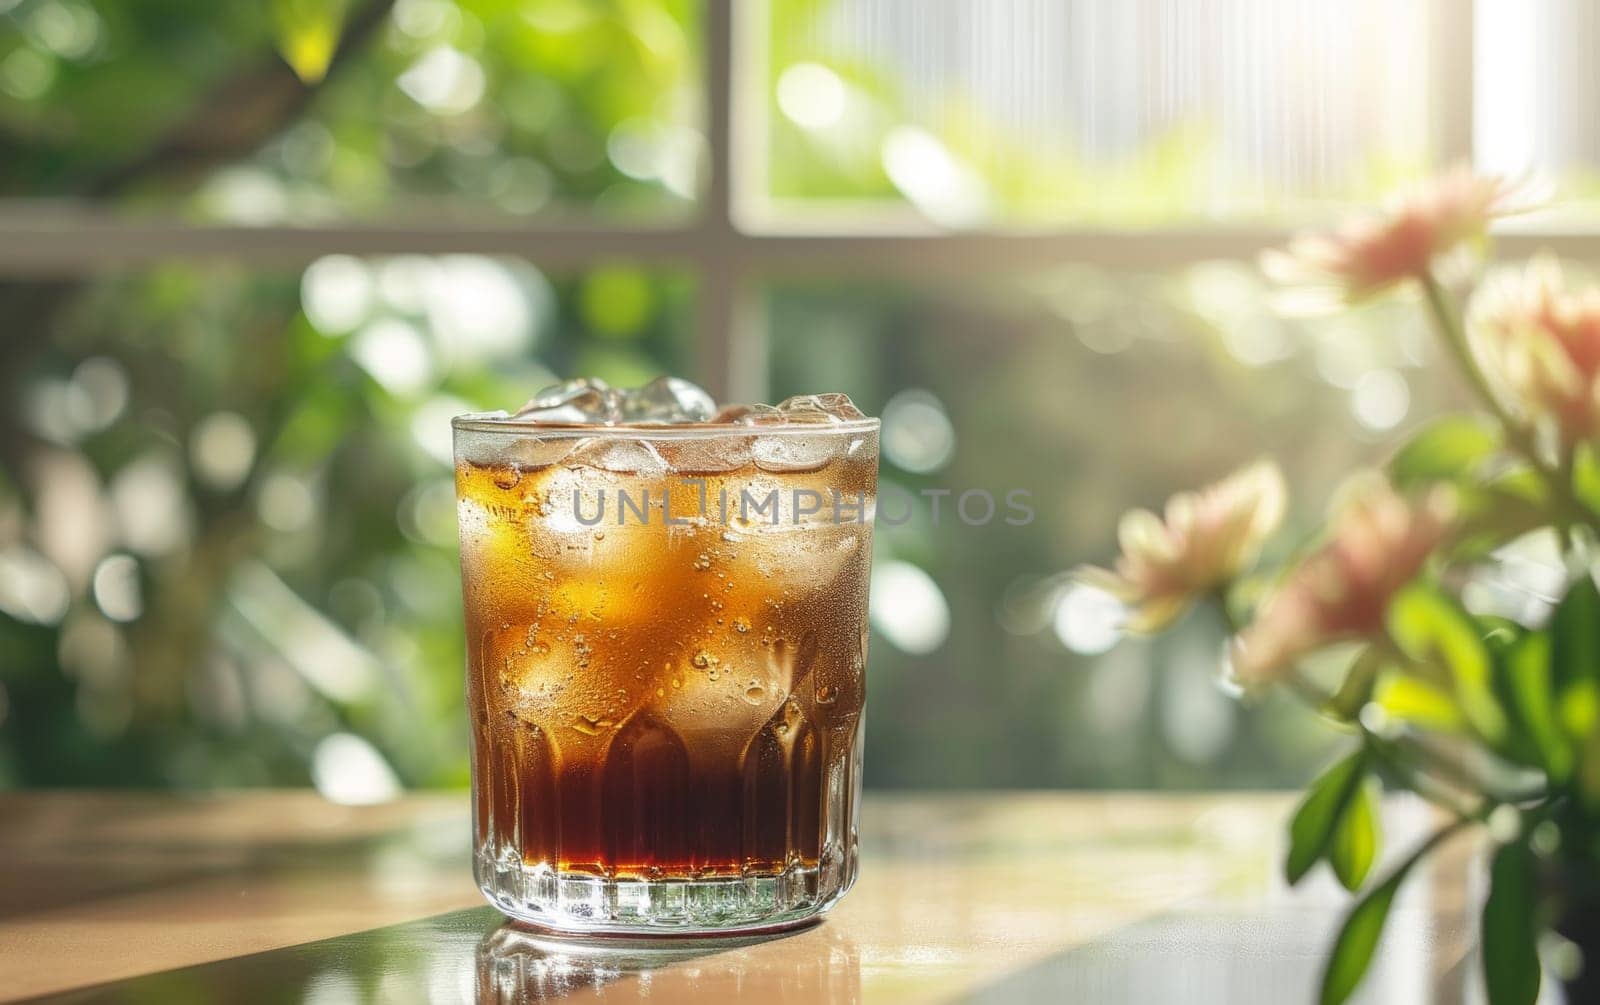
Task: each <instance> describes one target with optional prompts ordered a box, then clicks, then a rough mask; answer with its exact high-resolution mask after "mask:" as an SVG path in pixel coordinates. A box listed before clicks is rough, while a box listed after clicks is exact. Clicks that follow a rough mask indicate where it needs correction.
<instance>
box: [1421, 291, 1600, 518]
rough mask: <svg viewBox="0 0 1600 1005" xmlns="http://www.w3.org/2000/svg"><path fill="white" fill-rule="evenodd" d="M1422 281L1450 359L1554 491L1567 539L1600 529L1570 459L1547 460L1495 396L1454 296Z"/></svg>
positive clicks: (1527, 430)
mask: <svg viewBox="0 0 1600 1005" xmlns="http://www.w3.org/2000/svg"><path fill="white" fill-rule="evenodd" d="M1420 279H1421V283H1422V292H1423V294H1424V296H1425V297H1426V299H1427V301H1428V313H1429V315H1430V316H1431V317H1432V318H1433V323H1434V329H1435V330H1436V331H1437V332H1438V333H1439V340H1440V341H1441V342H1443V343H1444V346H1445V349H1446V350H1447V351H1448V352H1449V353H1450V357H1451V358H1452V359H1453V360H1455V363H1456V368H1457V369H1458V370H1460V371H1461V374H1462V376H1464V377H1465V378H1466V380H1467V383H1468V384H1470V385H1471V386H1472V390H1473V393H1474V394H1476V395H1477V397H1478V400H1479V401H1480V402H1481V403H1482V404H1483V406H1484V407H1485V408H1487V409H1488V410H1489V413H1490V414H1491V415H1493V416H1494V417H1495V419H1496V420H1497V421H1498V422H1499V423H1500V425H1501V426H1502V427H1503V428H1504V429H1505V431H1506V438H1507V439H1508V440H1509V441H1510V443H1511V446H1512V448H1513V449H1515V450H1516V452H1517V453H1519V454H1521V455H1522V457H1523V458H1524V459H1526V460H1527V462H1528V463H1529V464H1530V465H1532V466H1533V469H1534V470H1535V471H1537V472H1538V473H1539V475H1540V476H1541V477H1542V478H1543V479H1544V482H1545V484H1546V485H1547V486H1548V487H1549V488H1550V491H1551V495H1552V496H1554V498H1555V503H1556V507H1557V513H1556V514H1555V522H1556V525H1557V527H1558V529H1559V530H1561V531H1562V532H1564V534H1563V536H1564V537H1568V538H1570V537H1571V532H1572V527H1573V525H1574V524H1577V523H1585V524H1588V525H1590V526H1593V527H1600V523H1597V522H1596V518H1595V517H1594V515H1592V514H1591V513H1590V512H1589V510H1588V508H1587V507H1585V506H1584V505H1583V504H1582V503H1580V502H1579V501H1578V498H1577V496H1576V495H1575V494H1574V493H1573V491H1572V464H1571V459H1570V457H1565V456H1564V457H1562V458H1561V459H1560V460H1559V462H1558V463H1555V464H1552V463H1550V462H1549V461H1548V460H1546V459H1545V457H1544V455H1543V454H1541V453H1540V451H1539V445H1538V443H1537V442H1536V441H1535V439H1534V434H1533V430H1532V429H1531V428H1529V427H1528V425H1527V424H1525V423H1523V422H1522V421H1520V420H1519V419H1517V417H1516V416H1514V415H1512V414H1511V412H1510V410H1508V409H1507V408H1506V406H1505V405H1504V404H1502V403H1501V401H1500V398H1499V396H1498V395H1496V394H1495V393H1494V388H1492V387H1490V386H1489V380H1488V378H1487V377H1485V376H1484V373H1483V368H1482V367H1480V366H1478V361H1477V360H1476V359H1475V358H1474V357H1473V355H1472V347H1471V346H1470V345H1468V343H1467V332H1466V326H1465V325H1463V324H1462V321H1461V316H1460V315H1459V314H1458V313H1457V312H1456V309H1455V307H1454V305H1453V304H1452V303H1451V302H1450V295H1449V294H1448V293H1446V292H1445V289H1444V287H1443V286H1442V285H1440V283H1439V280H1438V279H1436V278H1435V277H1434V275H1433V273H1431V272H1424V273H1423V274H1422V276H1421V277H1420Z"/></svg>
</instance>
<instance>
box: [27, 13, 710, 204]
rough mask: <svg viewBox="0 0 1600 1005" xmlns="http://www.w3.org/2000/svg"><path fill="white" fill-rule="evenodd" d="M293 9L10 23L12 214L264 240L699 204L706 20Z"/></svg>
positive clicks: (50, 17) (31, 18)
mask: <svg viewBox="0 0 1600 1005" xmlns="http://www.w3.org/2000/svg"><path fill="white" fill-rule="evenodd" d="M276 6H281V5H273V4H230V3H215V2H212V0H150V2H140V3H113V2H107V0H20V2H14V3H9V4H0V150H3V151H4V156H3V157H0V195H3V196H11V197H19V196H26V197H37V196H61V197H79V198H105V199H112V200H116V201H118V202H123V203H128V204H130V205H134V206H137V207H139V208H142V209H163V210H169V209H174V208H177V209H182V210H183V211H184V212H186V213H188V214H192V215H194V216H197V217H200V218H206V219H216V220H225V221H237V222H248V223H268V222H277V221H306V220H324V219H328V218H336V217H357V218H362V217H372V216H379V215H381V216H383V217H384V218H392V217H393V216H394V215H395V214H401V215H404V214H414V215H417V216H421V217H431V216H437V215H438V214H440V213H442V212H450V213H452V214H455V215H458V216H460V215H465V216H467V217H469V218H493V219H499V218H503V217H504V216H506V215H510V216H513V217H515V216H521V215H526V214H532V213H537V212H540V211H541V210H555V209H562V208H567V209H585V210H595V211H598V212H601V213H607V214H624V215H627V214H635V215H637V214H645V215H650V214H657V215H659V214H663V213H672V212H675V211H680V210H681V209H682V208H683V207H684V206H685V204H686V203H687V201H688V200H691V199H692V198H693V196H694V193H695V189H696V185H697V178H698V173H699V171H700V165H701V162H702V160H703V151H702V147H703V145H704V143H703V139H702V135H701V131H700V129H701V127H700V124H699V123H700V118H701V112H700V107H701V94H700V78H701V74H700V72H699V67H700V62H701V56H700V49H699V46H700V41H699V6H700V5H699V4H698V3H696V2H694V0H640V2H638V3H628V4H605V5H595V4H586V3H579V2H561V3H541V4H528V3H523V2H520V0H398V2H395V3H392V4H391V3H388V2H384V0H356V2H352V3H350V4H348V5H341V4H331V3H330V4H325V5H324V4H314V5H310V7H309V9H313V10H314V9H334V8H340V7H344V8H345V9H346V10H347V11H348V13H347V15H346V17H345V18H344V19H343V21H342V22H339V23H327V24H324V23H322V22H320V21H318V20H317V19H316V18H312V17H307V16H300V17H297V18H296V19H294V20H293V21H291V22H285V23H284V24H280V23H278V22H275V21H274V19H273V18H272V16H271V12H272V11H273V10H274V9H275V7H276ZM302 6H305V5H302ZM305 13H306V12H305V11H301V12H300V14H301V15H305ZM285 25H288V27H289V30H287V31H286V30H284V27H285ZM335 40H336V44H337V46H338V48H337V49H335V50H330V49H329V48H328V45H329V44H332V43H334V42H335ZM330 60H331V64H330V65H328V66H327V69H326V71H325V72H326V76H325V77H321V78H319V74H321V73H323V72H324V71H323V64H324V63H328V62H329V61H330ZM291 62H293V63H294V64H295V65H296V66H297V67H298V68H299V75H298V76H297V74H296V72H294V71H291V69H290V63H291Z"/></svg>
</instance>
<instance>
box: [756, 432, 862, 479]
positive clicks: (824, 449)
mask: <svg viewBox="0 0 1600 1005" xmlns="http://www.w3.org/2000/svg"><path fill="white" fill-rule="evenodd" d="M840 449H841V448H840V444H839V442H838V438H837V436H831V437H830V436H809V435H805V434H801V433H796V432H782V433H774V434H772V435H771V436H763V437H761V438H760V439H758V440H756V442H755V443H754V444H753V445H752V446H751V448H750V455H751V456H752V457H753V458H754V459H755V462H756V466H757V467H759V468H761V469H762V470H763V471H775V472H794V471H820V470H822V469H823V468H825V467H827V465H828V462H829V461H831V460H833V458H834V457H835V456H836V455H837V454H838V453H839V451H840Z"/></svg>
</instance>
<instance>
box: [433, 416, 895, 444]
mask: <svg viewBox="0 0 1600 1005" xmlns="http://www.w3.org/2000/svg"><path fill="white" fill-rule="evenodd" d="M881 425H882V421H881V420H880V419H878V418H876V417H873V416H863V417H862V418H859V419H846V420H844V421H841V422H828V423H792V424H784V425H772V426H747V425H742V424H740V423H737V422H683V423H670V422H654V423H652V422H619V423H615V424H612V425H604V426H602V425H596V424H591V423H584V422H548V421H541V420H536V419H517V418H513V417H512V416H511V415H509V414H507V413H505V412H468V413H466V414H463V415H457V416H455V417H453V418H452V419H451V420H450V428H451V429H453V430H455V431H456V432H458V433H459V432H471V433H489V434H500V435H506V434H513V433H514V434H516V435H519V436H524V437H526V436H530V435H533V436H539V435H542V436H548V437H561V436H582V437H592V436H611V437H622V438H626V439H630V440H696V439H707V440H710V439H721V438H724V437H729V436H848V435H850V434H852V433H867V432H872V433H875V432H877V431H878V430H879V427H880V426H881Z"/></svg>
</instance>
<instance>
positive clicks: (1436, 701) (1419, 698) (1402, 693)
mask: <svg viewBox="0 0 1600 1005" xmlns="http://www.w3.org/2000/svg"><path fill="white" fill-rule="evenodd" d="M1372 700H1373V701H1374V702H1375V703H1377V705H1378V707H1379V708H1381V709H1383V710H1384V711H1385V712H1387V713H1388V714H1389V717H1390V718H1392V719H1397V720H1399V721H1401V722H1409V723H1411V724H1412V725H1415V726H1421V727H1422V728H1424V729H1436V730H1440V731H1441V732H1447V733H1453V732H1458V731H1460V730H1462V729H1464V728H1465V727H1466V725H1467V724H1466V721H1465V720H1463V719H1462V718H1461V710H1460V709H1459V708H1457V707H1456V703H1455V701H1454V700H1453V699H1452V698H1451V697H1450V695H1449V693H1448V692H1446V691H1441V690H1440V689H1438V688H1436V687H1434V686H1433V685H1432V684H1429V683H1428V682H1427V681H1424V680H1418V679H1417V678H1415V677H1399V676H1393V677H1388V678H1385V679H1384V681H1383V682H1382V683H1381V684H1379V685H1378V689H1377V692H1376V693H1375V694H1374V695H1373V698H1372Z"/></svg>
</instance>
